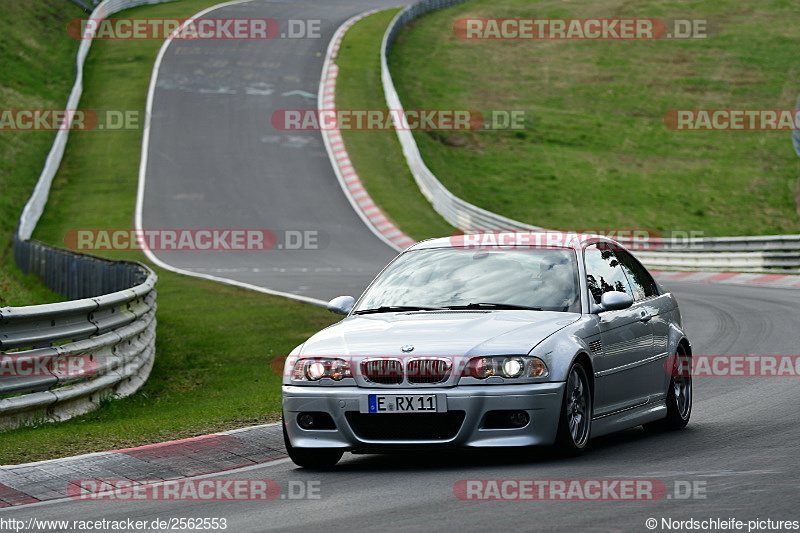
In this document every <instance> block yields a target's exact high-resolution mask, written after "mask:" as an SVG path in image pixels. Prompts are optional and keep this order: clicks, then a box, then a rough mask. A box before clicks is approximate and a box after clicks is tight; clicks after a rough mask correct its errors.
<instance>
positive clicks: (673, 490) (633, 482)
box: [453, 479, 706, 501]
mask: <svg viewBox="0 0 800 533" xmlns="http://www.w3.org/2000/svg"><path fill="white" fill-rule="evenodd" d="M453 494H454V495H455V497H456V498H458V499H459V500H465V501H526V500H527V501H654V500H663V499H667V500H673V499H674V500H689V499H696V500H704V499H706V481H696V480H674V481H673V482H672V486H668V485H667V484H666V483H664V482H663V481H661V480H659V479H461V480H459V481H457V482H456V483H455V484H454V485H453Z"/></svg>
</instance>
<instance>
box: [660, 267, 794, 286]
mask: <svg viewBox="0 0 800 533" xmlns="http://www.w3.org/2000/svg"><path fill="white" fill-rule="evenodd" d="M653 274H655V276H656V278H657V279H658V280H659V281H695V282H702V283H727V284H730V285H757V286H761V287H776V288H798V289H800V276H792V275H786V274H743V273H740V272H656V271H654V272H653Z"/></svg>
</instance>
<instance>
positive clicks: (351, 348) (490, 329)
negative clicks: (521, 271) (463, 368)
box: [301, 310, 580, 356]
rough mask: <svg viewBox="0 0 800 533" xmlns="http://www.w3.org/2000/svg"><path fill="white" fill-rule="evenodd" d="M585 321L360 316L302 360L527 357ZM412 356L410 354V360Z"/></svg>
mask: <svg viewBox="0 0 800 533" xmlns="http://www.w3.org/2000/svg"><path fill="white" fill-rule="evenodd" d="M579 318H580V315H578V314H574V313H557V312H550V311H516V310H496V311H484V310H480V311H472V310H467V311H460V310H459V311H421V312H416V311H415V312H403V313H381V314H373V315H360V316H358V315H356V316H350V317H348V318H345V319H344V320H342V321H341V322H339V323H337V324H334V325H333V326H331V327H329V328H326V329H324V330H322V331H320V332H319V333H317V334H316V335H314V336H313V337H311V338H310V339H309V340H308V341H306V343H305V344H304V345H303V347H302V351H301V354H302V355H320V356H322V355H349V356H395V355H398V356H399V355H407V354H405V353H404V352H403V351H402V350H401V347H403V346H406V347H407V346H409V345H410V346H414V350H413V351H412V352H410V354H413V355H442V356H454V355H470V356H474V355H492V354H524V353H528V352H529V351H530V350H531V349H533V347H534V346H536V345H537V344H538V343H540V342H541V341H542V340H544V339H545V338H547V337H549V336H550V335H552V334H553V333H555V332H556V331H558V330H560V329H562V328H564V327H566V326H568V325H569V324H572V323H573V322H575V321H576V320H578V319H579ZM410 354H408V355H410Z"/></svg>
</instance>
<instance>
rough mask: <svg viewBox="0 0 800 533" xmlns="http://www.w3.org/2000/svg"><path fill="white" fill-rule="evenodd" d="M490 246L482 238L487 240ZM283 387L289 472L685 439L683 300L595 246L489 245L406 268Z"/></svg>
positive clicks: (434, 246) (613, 248)
mask: <svg viewBox="0 0 800 533" xmlns="http://www.w3.org/2000/svg"><path fill="white" fill-rule="evenodd" d="M487 235H488V237H487ZM328 309H329V310H330V311H332V312H334V313H337V314H341V315H345V316H346V318H344V319H343V320H341V321H340V322H338V323H336V324H334V325H332V326H330V327H328V328H326V329H324V330H322V331H320V332H319V333H317V334H315V335H314V336H312V337H311V338H310V339H308V340H307V341H306V342H305V343H303V344H302V345H300V346H298V347H297V348H295V349H294V350H293V351H292V353H291V354H290V355H289V356H288V357H287V359H286V363H285V366H284V372H283V431H284V439H285V442H286V448H287V450H288V453H289V456H290V457H291V459H292V460H293V461H294V462H295V463H296V464H297V465H299V466H302V467H306V468H328V467H332V466H333V465H335V464H336V463H337V462H338V461H339V459H340V458H341V457H342V455H343V453H344V452H345V451H351V452H354V453H384V452H392V451H400V450H408V449H419V448H427V447H446V446H454V447H462V448H481V447H518V446H540V445H546V446H550V445H552V446H555V447H556V449H557V451H558V452H560V453H563V454H565V455H575V454H578V453H581V452H582V451H583V450H584V449H585V448H586V446H587V444H588V442H589V439H590V438H592V437H597V436H600V435H605V434H608V433H611V432H614V431H619V430H623V429H626V428H631V427H634V426H638V425H644V427H645V428H646V429H653V430H666V429H679V428H683V427H684V426H686V424H687V423H688V421H689V416H690V414H691V410H692V381H691V372H688V373H687V372H677V371H675V368H676V366H677V365H681V366H683V368H684V369H685V367H686V360H687V359H688V361H689V363H690V362H691V345H690V343H689V341H688V339H687V337H686V334H685V333H684V331H683V327H682V323H681V315H680V311H679V309H678V303H677V301H676V300H675V297H674V296H673V295H672V294H670V293H669V292H668V291H666V290H665V289H664V288H663V287H661V286H660V285H659V284H658V283H657V282H656V281H655V280H654V279H653V277H652V276H651V274H650V273H649V272H648V271H647V269H645V267H643V266H642V264H641V263H640V262H639V261H638V260H637V259H636V258H635V257H634V256H633V255H632V254H631V253H630V252H629V251H628V250H626V249H625V248H623V247H622V246H621V245H620V244H619V243H617V242H615V241H613V240H611V239H607V238H603V237H600V236H596V235H583V234H563V233H556V234H548V233H491V232H488V233H483V234H477V235H463V236H455V237H449V238H440V239H432V240H427V241H423V242H420V243H417V244H415V245H413V246H411V247H410V248H408V249H406V250H405V251H403V252H402V253H400V255H398V256H397V257H396V258H395V259H394V260H393V261H392V262H391V263H390V264H389V265H388V266H387V267H386V268H384V270H383V271H382V272H381V273H380V274H379V275H378V276H377V277H376V278H375V280H374V281H373V282H372V283H371V284H370V286H369V287H368V288H367V289H366V291H365V292H364V294H362V295H361V297H360V298H359V299H358V300H356V299H354V298H353V297H351V296H340V297H338V298H335V299H333V300H332V301H331V302H330V303H329V304H328Z"/></svg>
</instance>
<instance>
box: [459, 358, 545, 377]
mask: <svg viewBox="0 0 800 533" xmlns="http://www.w3.org/2000/svg"><path fill="white" fill-rule="evenodd" d="M547 375H548V370H547V365H545V364H544V361H542V360H541V359H539V358H538V357H531V356H529V355H493V356H491V357H475V358H473V359H470V361H469V362H468V363H467V366H466V367H465V368H464V372H463V374H462V376H463V377H473V378H476V379H486V378H488V377H490V376H500V377H502V378H508V379H514V378H543V377H547Z"/></svg>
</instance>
